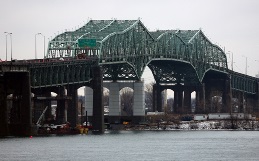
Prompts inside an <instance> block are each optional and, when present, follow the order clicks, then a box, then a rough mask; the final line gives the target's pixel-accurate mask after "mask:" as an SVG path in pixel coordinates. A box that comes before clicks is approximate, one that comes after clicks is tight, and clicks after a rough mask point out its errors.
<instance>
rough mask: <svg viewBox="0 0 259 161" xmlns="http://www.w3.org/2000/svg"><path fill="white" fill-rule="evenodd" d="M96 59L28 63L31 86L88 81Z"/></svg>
mask: <svg viewBox="0 0 259 161" xmlns="http://www.w3.org/2000/svg"><path fill="white" fill-rule="evenodd" d="M97 64H98V63H97V60H88V61H85V60H67V61H60V60H55V59H54V60H52V61H47V62H46V61H45V62H33V63H31V62H30V63H29V70H30V75H31V86H32V87H33V88H42V87H55V86H64V85H69V84H81V85H84V84H85V83H89V82H90V80H91V79H92V76H91V75H92V74H91V67H92V66H93V65H97Z"/></svg>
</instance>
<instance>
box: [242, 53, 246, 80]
mask: <svg viewBox="0 0 259 161" xmlns="http://www.w3.org/2000/svg"><path fill="white" fill-rule="evenodd" d="M242 56H243V57H245V58H246V71H245V72H246V73H245V74H246V75H247V56H244V55H242Z"/></svg>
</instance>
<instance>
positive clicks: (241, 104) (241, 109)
mask: <svg viewBox="0 0 259 161" xmlns="http://www.w3.org/2000/svg"><path fill="white" fill-rule="evenodd" d="M238 104H239V105H238V112H240V113H243V112H244V92H239V93H238Z"/></svg>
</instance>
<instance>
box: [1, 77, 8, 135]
mask: <svg viewBox="0 0 259 161" xmlns="http://www.w3.org/2000/svg"><path fill="white" fill-rule="evenodd" d="M5 82H6V77H5V76H4V74H3V75H0V127H1V128H0V136H7V135H8V133H9V130H8V112H7V93H6V86H5V85H6V83H5Z"/></svg>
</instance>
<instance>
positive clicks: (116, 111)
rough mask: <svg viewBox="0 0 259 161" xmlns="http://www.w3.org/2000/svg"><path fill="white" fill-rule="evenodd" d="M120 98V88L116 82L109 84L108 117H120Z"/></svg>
mask: <svg viewBox="0 0 259 161" xmlns="http://www.w3.org/2000/svg"><path fill="white" fill-rule="evenodd" d="M120 105H121V98H120V88H119V83H118V82H111V83H110V95H109V116H111V117H113V116H115V117H116V116H117V117H118V116H121V108H120Z"/></svg>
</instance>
